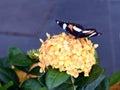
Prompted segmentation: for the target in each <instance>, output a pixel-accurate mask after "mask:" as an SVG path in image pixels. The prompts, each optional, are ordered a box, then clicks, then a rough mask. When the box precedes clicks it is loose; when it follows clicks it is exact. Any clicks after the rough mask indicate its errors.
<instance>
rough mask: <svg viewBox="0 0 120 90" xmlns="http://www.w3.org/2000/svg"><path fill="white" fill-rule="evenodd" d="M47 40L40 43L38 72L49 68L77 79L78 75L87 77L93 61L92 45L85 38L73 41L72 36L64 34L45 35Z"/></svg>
mask: <svg viewBox="0 0 120 90" xmlns="http://www.w3.org/2000/svg"><path fill="white" fill-rule="evenodd" d="M46 35H47V38H48V39H47V40H46V41H43V40H42V39H40V41H41V42H42V45H41V47H40V48H39V60H40V62H39V66H40V67H41V68H40V72H44V71H45V69H46V68H47V67H49V66H51V67H52V68H55V69H59V71H66V73H67V74H69V75H71V76H74V77H75V78H77V77H78V75H79V73H81V72H84V76H89V72H90V70H91V68H92V66H93V65H94V64H96V60H95V56H94V55H95V48H97V46H98V45H97V44H94V45H93V43H92V42H91V41H90V40H88V39H87V38H78V39H75V37H74V36H72V35H67V34H65V33H64V32H63V33H61V34H59V35H53V36H52V37H51V36H50V35H49V34H48V33H46Z"/></svg>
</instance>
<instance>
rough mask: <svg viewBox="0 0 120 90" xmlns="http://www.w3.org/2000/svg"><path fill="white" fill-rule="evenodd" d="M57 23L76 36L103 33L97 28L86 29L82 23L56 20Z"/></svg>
mask: <svg viewBox="0 0 120 90" xmlns="http://www.w3.org/2000/svg"><path fill="white" fill-rule="evenodd" d="M56 23H57V24H58V25H59V26H60V27H61V28H62V29H64V30H65V31H66V32H68V33H70V34H72V35H73V36H75V38H85V37H94V36H99V35H101V33H99V32H97V31H96V30H95V29H84V28H83V27H82V26H81V25H79V24H75V23H68V22H63V21H59V20H56Z"/></svg>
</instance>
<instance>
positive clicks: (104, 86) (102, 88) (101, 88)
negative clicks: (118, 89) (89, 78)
mask: <svg viewBox="0 0 120 90" xmlns="http://www.w3.org/2000/svg"><path fill="white" fill-rule="evenodd" d="M95 90H109V80H108V78H107V77H106V78H104V79H103V81H102V82H101V83H100V84H99V85H98V86H97V87H96V88H95Z"/></svg>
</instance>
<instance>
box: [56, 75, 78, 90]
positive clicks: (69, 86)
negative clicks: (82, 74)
mask: <svg viewBox="0 0 120 90" xmlns="http://www.w3.org/2000/svg"><path fill="white" fill-rule="evenodd" d="M54 90H76V86H75V85H74V80H72V77H71V78H69V79H68V80H67V81H65V82H64V83H62V84H61V85H60V86H58V87H56V88H54Z"/></svg>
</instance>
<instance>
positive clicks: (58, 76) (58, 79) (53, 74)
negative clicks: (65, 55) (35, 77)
mask: <svg viewBox="0 0 120 90" xmlns="http://www.w3.org/2000/svg"><path fill="white" fill-rule="evenodd" d="M68 78H69V75H67V74H66V73H65V72H60V71H59V70H57V69H49V70H48V72H47V74H46V79H45V81H46V85H47V87H48V89H52V88H55V87H57V86H59V85H61V84H62V83H64V82H65V81H66V80H67V79H68Z"/></svg>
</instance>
